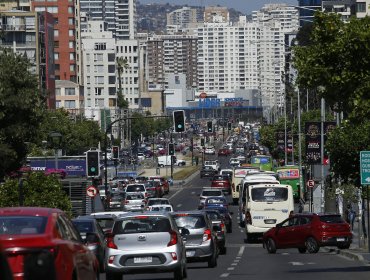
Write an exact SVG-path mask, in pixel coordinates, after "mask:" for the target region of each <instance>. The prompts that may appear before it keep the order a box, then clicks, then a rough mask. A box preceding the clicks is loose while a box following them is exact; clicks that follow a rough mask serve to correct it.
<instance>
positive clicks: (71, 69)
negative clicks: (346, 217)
mask: <svg viewBox="0 0 370 280" xmlns="http://www.w3.org/2000/svg"><path fill="white" fill-rule="evenodd" d="M69 71H71V72H74V71H76V65H74V64H71V65H69Z"/></svg>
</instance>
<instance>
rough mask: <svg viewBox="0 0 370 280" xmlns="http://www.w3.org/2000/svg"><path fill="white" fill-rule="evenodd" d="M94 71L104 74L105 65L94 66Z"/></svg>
mask: <svg viewBox="0 0 370 280" xmlns="http://www.w3.org/2000/svg"><path fill="white" fill-rule="evenodd" d="M94 71H95V72H96V73H103V72H104V65H95V66H94Z"/></svg>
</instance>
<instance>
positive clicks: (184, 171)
mask: <svg viewBox="0 0 370 280" xmlns="http://www.w3.org/2000/svg"><path fill="white" fill-rule="evenodd" d="M199 168H200V167H199V166H196V165H194V166H185V167H182V168H181V169H180V170H179V171H176V172H175V173H174V174H173V179H174V180H176V181H178V180H185V179H187V178H188V177H189V176H191V175H192V174H194V173H196V172H197V171H199Z"/></svg>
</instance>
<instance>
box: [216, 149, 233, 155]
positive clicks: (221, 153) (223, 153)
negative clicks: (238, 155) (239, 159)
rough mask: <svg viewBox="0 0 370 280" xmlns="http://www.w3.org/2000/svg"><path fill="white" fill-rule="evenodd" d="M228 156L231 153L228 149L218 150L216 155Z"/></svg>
mask: <svg viewBox="0 0 370 280" xmlns="http://www.w3.org/2000/svg"><path fill="white" fill-rule="evenodd" d="M230 154H231V152H230V150H229V148H221V149H218V153H217V155H218V156H228V155H230Z"/></svg>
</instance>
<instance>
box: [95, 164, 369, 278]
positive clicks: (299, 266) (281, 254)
mask: <svg viewBox="0 0 370 280" xmlns="http://www.w3.org/2000/svg"><path fill="white" fill-rule="evenodd" d="M220 161H221V167H226V166H227V165H226V162H227V159H226V158H224V159H221V160H220ZM208 186H210V180H209V179H207V178H204V179H200V178H199V177H198V176H197V177H196V178H194V179H193V180H192V181H190V182H189V183H188V184H186V185H185V186H181V187H173V188H172V189H171V192H170V194H169V195H168V197H169V198H170V200H171V202H172V204H173V206H174V208H175V210H192V209H197V206H198V203H199V194H200V191H201V189H202V187H208ZM230 202H231V199H230ZM229 207H230V209H231V211H232V212H233V231H232V233H228V234H227V254H226V255H220V256H219V258H218V265H217V267H215V268H208V267H207V263H189V264H188V279H190V280H211V279H229V280H242V279H248V280H261V279H278V280H280V279H281V280H289V279H294V280H297V279H300V280H319V279H324V280H328V279H335V280H340V279H343V280H348V279H356V280H361V279H366V280H368V279H369V277H370V265H367V264H365V263H361V262H359V261H354V260H350V259H346V258H344V257H342V256H340V255H337V254H335V253H329V252H326V251H324V250H320V252H319V253H317V254H308V253H306V254H300V253H299V252H298V250H296V249H285V250H278V251H277V253H276V254H274V255H271V254H268V253H267V252H266V250H265V249H263V247H262V244H261V243H254V244H248V243H245V241H244V239H245V234H244V232H243V229H242V228H240V227H239V225H238V221H237V217H238V212H237V211H238V209H237V206H235V205H230V206H229ZM172 278H173V274H172V273H161V274H137V275H124V277H123V279H136V280H138V279H152V280H164V279H172ZM101 279H105V278H104V276H103V277H101Z"/></svg>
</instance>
